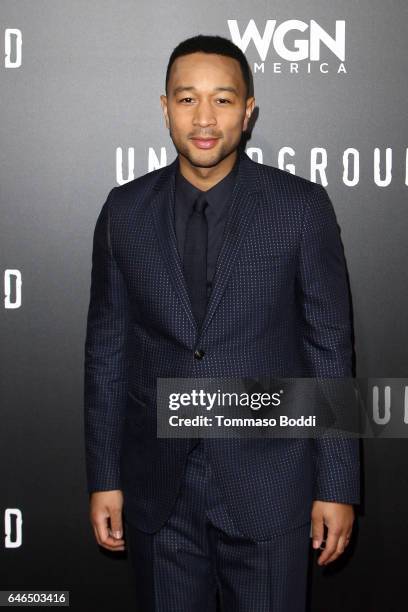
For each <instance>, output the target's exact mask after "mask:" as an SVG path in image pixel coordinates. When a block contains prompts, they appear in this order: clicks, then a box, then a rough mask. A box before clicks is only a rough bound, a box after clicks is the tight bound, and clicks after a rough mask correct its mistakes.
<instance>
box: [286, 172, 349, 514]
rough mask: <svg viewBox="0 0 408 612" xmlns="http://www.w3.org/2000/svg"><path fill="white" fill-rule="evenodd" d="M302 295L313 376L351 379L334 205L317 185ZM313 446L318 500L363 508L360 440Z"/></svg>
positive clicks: (304, 251) (304, 242) (305, 350)
mask: <svg viewBox="0 0 408 612" xmlns="http://www.w3.org/2000/svg"><path fill="white" fill-rule="evenodd" d="M297 293H298V296H299V304H300V309H301V316H300V320H301V333H300V342H301V351H302V354H303V359H304V362H305V364H306V370H307V371H308V376H311V377H316V378H337V377H349V378H350V377H351V376H352V355H353V345H352V334H351V311H350V301H349V291H348V284H347V273H346V263H345V259H344V254H343V247H342V244H341V239H340V232H339V229H338V226H337V223H336V217H335V213H334V210H333V206H332V203H331V201H330V199H329V196H328V195H327V192H326V190H325V189H324V188H323V187H322V186H320V185H318V184H314V185H313V187H312V192H311V194H310V197H309V200H308V203H307V205H306V208H305V212H304V218H303V226H302V235H301V239H300V245H299V260H298V268H297ZM353 409H354V407H350V410H353ZM312 442H313V451H314V459H315V491H314V499H319V500H323V501H333V502H342V503H359V502H360V457H359V452H360V451H359V440H358V439H356V438H352V437H347V436H346V434H341V435H340V436H339V437H330V435H328V436H327V437H324V436H320V437H316V438H315V439H313V441H312Z"/></svg>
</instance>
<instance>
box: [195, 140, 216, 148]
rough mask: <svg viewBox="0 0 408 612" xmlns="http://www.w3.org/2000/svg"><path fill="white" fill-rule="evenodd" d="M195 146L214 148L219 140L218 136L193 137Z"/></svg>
mask: <svg viewBox="0 0 408 612" xmlns="http://www.w3.org/2000/svg"><path fill="white" fill-rule="evenodd" d="M191 140H192V141H193V142H194V144H195V146H196V147H198V148H199V149H212V148H213V147H214V146H215V145H216V144H217V141H218V140H219V139H218V138H192V139H191Z"/></svg>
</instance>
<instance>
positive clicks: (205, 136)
mask: <svg viewBox="0 0 408 612" xmlns="http://www.w3.org/2000/svg"><path fill="white" fill-rule="evenodd" d="M189 138H190V139H191V138H203V139H205V138H208V139H209V138H221V135H220V134H191V136H189Z"/></svg>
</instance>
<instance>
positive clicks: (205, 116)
mask: <svg viewBox="0 0 408 612" xmlns="http://www.w3.org/2000/svg"><path fill="white" fill-rule="evenodd" d="M167 93H168V95H167V96H160V103H161V106H162V109H163V113H164V117H165V121H166V126H167V128H169V130H170V136H171V139H172V141H173V143H174V146H175V147H176V149H177V151H178V153H179V154H180V155H182V156H184V157H185V158H186V159H187V161H188V162H189V163H190V164H191V165H192V166H199V167H204V168H210V167H212V166H215V165H217V164H218V163H219V162H220V161H222V160H223V159H224V158H226V157H227V156H228V155H230V154H231V153H232V152H233V151H235V149H236V148H237V147H238V145H239V142H240V140H241V134H242V132H243V131H245V130H246V129H247V125H248V120H249V117H250V116H251V113H252V111H253V108H254V106H255V98H253V97H250V98H246V89H245V81H244V79H243V76H242V73H241V67H240V65H239V62H238V60H236V59H234V58H232V57H225V56H223V55H218V54H215V53H211V54H208V53H202V52H197V53H190V54H189V55H184V56H182V57H178V58H177V59H176V60H175V62H174V63H173V65H172V67H171V70H170V76H169V81H168V92H167Z"/></svg>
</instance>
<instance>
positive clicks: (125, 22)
mask: <svg viewBox="0 0 408 612" xmlns="http://www.w3.org/2000/svg"><path fill="white" fill-rule="evenodd" d="M407 16H408V5H407V4H406V2H405V1H403V0H400V1H397V0H394V1H392V2H389V3H382V2H380V1H379V0H360V1H359V2H355V1H351V0H346V1H343V2H342V3H339V2H335V1H334V0H324V1H322V0H310V1H309V2H302V1H300V0H294V1H292V2H291V3H289V4H288V3H287V2H283V1H282V0H278V1H277V2H274V3H265V2H258V3H255V4H247V5H245V4H242V3H240V4H239V3H238V2H230V1H223V0H221V1H220V2H218V3H217V5H215V4H208V3H202V2H199V1H198V0H191V1H189V2H185V1H180V0H175V1H174V2H171V3H167V2H163V1H162V0H160V1H156V2H136V1H130V0H120V1H113V0H111V1H106V0H103V1H101V0H99V1H94V0H92V1H91V0H87V1H84V0H82V1H81V2H80V1H78V0H71V1H70V2H67V1H62V0H53V1H51V0H49V1H46V0H36V1H32V0H31V1H23V0H19V1H12V0H2V2H1V19H0V28H1V37H0V40H2V41H7V40H10V41H11V53H10V57H9V59H7V58H5V59H4V60H3V61H2V62H1V65H0V77H1V83H0V86H1V133H0V136H1V181H0V199H1V207H2V208H1V210H2V215H1V222H2V228H1V268H0V269H1V277H2V279H3V282H2V286H3V295H4V296H5V291H6V281H7V278H8V275H9V274H10V273H8V272H7V271H9V270H14V271H17V272H16V273H11V294H10V295H9V297H8V299H5V300H4V301H3V306H2V314H1V320H2V334H1V392H2V395H1V417H2V419H1V424H2V428H1V438H0V445H1V457H0V459H1V463H0V466H1V467H0V470H1V474H0V477H1V480H0V482H1V485H0V490H1V496H0V516H1V519H2V523H3V517H4V516H5V515H6V513H7V509H10V508H11V509H17V510H18V511H19V512H21V516H22V519H23V523H22V542H21V545H20V546H18V547H17V548H9V547H8V546H7V543H6V538H5V536H4V532H3V534H2V535H1V536H0V538H1V539H0V568H1V569H0V588H2V589H6V588H11V587H20V588H24V589H29V588H31V589H33V588H36V589H40V588H48V589H70V590H71V602H72V603H71V607H72V608H73V609H75V610H80V609H83V608H84V609H85V608H86V609H97V601H98V599H99V600H100V601H102V602H103V603H105V604H106V605H107V607H108V606H109V603H110V601H118V600H119V599H121V600H122V601H123V603H122V607H121V609H125V606H126V604H125V602H127V601H129V598H130V596H131V591H130V586H129V576H128V574H127V566H126V562H125V560H124V557H123V555H116V556H115V555H114V554H113V553H112V554H110V553H107V552H103V551H102V552H101V551H100V550H99V549H98V547H97V545H96V543H95V541H94V538H93V533H91V528H90V525H89V522H88V515H87V513H88V498H87V495H86V484H85V469H84V448H83V426H82V368H83V343H84V336H85V323H86V311H87V306H88V300H89V283H90V266H91V247H92V233H93V228H94V225H95V221H96V217H97V215H98V213H99V210H100V208H101V206H102V204H103V202H104V200H105V198H106V195H107V193H108V191H109V190H110V189H111V188H112V187H113V186H114V185H117V184H119V183H121V182H124V181H127V180H129V179H131V178H133V177H136V176H139V175H141V174H144V173H145V172H147V171H149V170H151V169H153V168H155V167H158V165H157V163H156V165H155V162H157V161H160V160H161V162H162V163H169V162H170V161H172V160H173V159H174V157H175V150H174V148H173V145H172V142H171V140H170V139H169V136H168V132H167V130H166V129H165V125H164V120H163V118H162V114H161V108H160V103H159V96H160V94H161V93H164V76H165V69H166V65H167V61H168V57H169V54H170V52H171V50H172V49H173V48H174V47H175V46H176V44H177V43H178V42H179V41H180V40H182V39H184V38H187V37H189V36H192V35H194V34H198V33H204V34H220V35H223V36H226V37H228V38H232V39H233V40H234V36H235V32H236V30H237V31H238V32H239V33H240V35H241V36H243V34H244V32H245V31H246V29H247V28H248V27H249V28H251V27H252V28H253V30H252V33H253V32H254V31H255V29H256V30H257V31H258V32H259V36H260V39H262V37H263V35H264V30H265V26H266V25H267V21H268V20H276V28H278V26H280V27H281V30H280V31H282V27H284V26H283V25H282V24H284V23H285V22H288V21H289V20H300V21H302V22H304V23H305V24H306V25H307V26H308V27H307V29H306V30H305V31H304V32H303V33H302V32H300V31H297V32H294V31H292V32H288V34H287V35H286V37H285V38H284V41H285V46H286V48H287V49H288V50H292V51H294V50H295V48H296V40H309V38H310V30H311V27H310V24H311V22H314V24H318V25H319V26H321V28H323V30H325V31H326V32H327V33H328V34H329V35H330V36H332V37H334V35H335V22H336V20H339V21H344V22H345V57H344V61H343V62H342V60H341V59H340V58H339V57H337V55H336V54H335V53H334V52H333V51H332V50H330V49H329V48H328V47H326V46H325V45H324V44H322V46H321V57H320V60H310V59H308V58H305V59H301V60H299V61H298V73H297V74H296V73H291V72H290V61H289V60H288V59H285V58H282V57H281V55H282V49H280V48H279V46H277V45H276V46H275V45H274V42H273V41H272V42H271V45H270V47H269V50H268V52H267V54H266V57H265V58H264V61H263V70H262V67H261V64H262V58H261V57H260V53H259V51H260V46H261V45H260V44H258V49H257V47H256V45H255V44H254V41H253V40H250V39H251V36H249V41H248V42H249V44H248V45H247V46H244V47H243V50H244V51H245V53H246V55H247V58H248V60H249V63H250V65H251V68H252V69H253V73H254V86H255V96H256V101H257V106H258V118H257V121H256V124H255V127H254V130H253V133H252V138H251V139H250V141H249V142H248V145H247V151H248V152H249V153H250V155H251V157H253V159H255V160H257V161H262V162H263V163H267V164H270V165H278V163H279V156H280V152H281V151H282V149H283V147H291V148H292V149H293V152H294V156H286V158H285V163H291V164H294V165H295V168H294V170H295V172H296V174H298V175H301V176H304V177H306V178H309V179H312V180H316V181H317V182H319V183H323V184H324V185H325V187H326V188H327V190H328V193H329V195H330V197H331V199H332V201H333V204H334V207H335V210H336V213H337V218H338V222H339V224H340V226H341V228H342V239H343V243H344V247H345V253H346V258H347V262H348V268H349V274H350V285H351V290H352V294H353V306H354V325H355V336H356V356H357V371H356V373H357V375H358V376H370V377H404V376H406V375H407V357H408V342H407V339H408V333H407V331H408V330H407V318H406V312H407V311H408V294H407V279H406V272H405V263H406V255H407V246H406V244H407V235H408V210H407V196H406V193H407V182H408V181H407V177H406V168H407V166H406V164H407V157H406V154H407V141H406V135H407V111H406V101H407V97H408V91H407V81H406V69H405V68H406V57H407V50H408V49H407V47H408V45H407V42H406V41H407V35H406V30H407ZM229 20H236V25H235V24H234V23H231V22H229ZM251 20H252V21H251ZM314 24H313V26H312V27H314V28H315V27H316V26H315V25H314ZM268 27H270V24H269V26H268ZM8 29H14V30H17V33H12V32H11V33H8V32H7V30H8ZM247 34H248V35H249V34H250V29H249V30H247ZM20 35H21V40H22V46H21V65H19V66H17V65H16V64H19V60H18V56H17V55H16V52H15V43H16V41H17V40H18V38H19V36H20ZM312 37H313V35H312ZM234 41H235V42H236V43H239V41H238V40H237V39H235V40H234ZM258 42H260V41H258ZM1 44H2V45H3V44H4V47H5V48H4V50H3V52H2V57H5V53H6V51H7V49H6V47H7V43H6V42H4V43H1ZM303 44H304V43H303ZM321 64H322V66H321V68H322V70H324V71H326V72H325V73H322V72H321V71H320V65H321ZM340 64H342V65H343V66H344V69H345V73H344V72H341V73H340V74H338V68H339V65H340ZM308 67H309V70H310V73H308ZM258 68H259V69H258ZM316 148H319V149H321V150H322V152H320V153H317V159H318V161H321V160H322V159H323V158H322V155H327V169H326V179H327V182H326V179H325V178H324V177H323V176H322V175H319V174H317V175H312V174H311V158H312V157H313V155H314V150H315V149H316ZM349 148H351V149H353V150H354V151H353V154H354V156H356V155H359V164H358V167H359V181H358V183H357V184H356V185H354V186H351V185H349V184H347V181H345V180H344V178H343V155H344V152H345V151H346V150H347V149H349ZM376 149H378V152H377V153H378V154H379V160H380V164H379V167H378V168H377V166H376V163H377V162H376V160H375V150H376ZM386 149H389V151H388V155H389V156H390V159H391V160H392V167H391V165H390V166H389V168H388V172H389V173H390V175H389V178H388V181H384V179H385V178H386V174H387V169H386ZM161 155H163V157H161ZM283 167H284V168H285V169H287V167H286V166H283ZM349 171H350V173H351V174H350V176H349V178H351V175H352V173H353V165H350V167H349ZM378 171H379V172H378ZM379 179H380V180H379ZM382 182H384V183H385V184H381V183H382ZM14 274H17V277H16V276H14ZM16 278H20V279H21V282H22V285H21V291H20V294H21V304H20V305H19V306H18V307H17V308H13V307H12V305H13V303H15V302H16V299H17V296H16V292H15V285H16V283H15V279H16ZM406 452H407V442H406V441H405V440H398V439H392V440H364V488H365V497H364V503H363V506H362V508H361V510H360V515H359V517H358V522H357V526H356V535H357V537H356V539H355V541H354V542H353V544H352V546H351V548H350V549H349V550H348V552H347V553H346V554H345V555H344V556H343V557H342V559H341V560H339V561H338V562H337V563H336V564H334V565H335V567H334V565H331V566H328V567H327V568H326V569H321V568H319V567H318V566H314V567H313V570H312V572H311V589H310V593H311V595H310V598H311V604H312V608H311V609H313V610H316V611H320V610H321V611H323V610H324V611H325V612H326V611H327V610H330V612H335V611H337V610H339V611H340V610H346V609H347V610H359V611H367V612H375V611H381V612H384V611H385V610H387V611H391V610H395V611H396V610H401V611H402V610H405V609H406V604H405V602H404V600H403V597H404V594H405V563H406V561H405V542H406V538H407V535H408V529H407V527H408V526H407V519H406V517H407V515H408V512H407V511H408V493H407V488H406V486H405V485H406V481H407V476H406V467H405V465H406ZM85 601H86V602H87V603H86V604H85V603H84V602H85ZM81 602H82V603H81ZM103 603H100V604H98V609H103Z"/></svg>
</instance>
